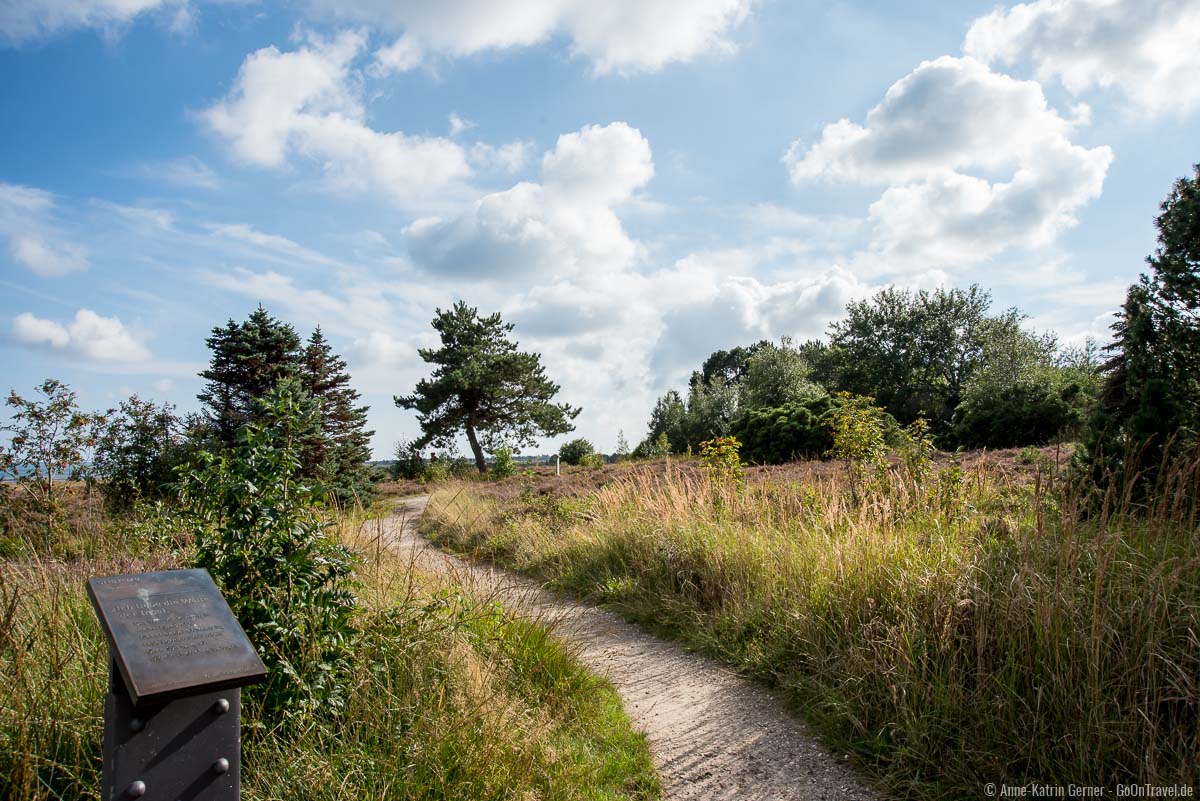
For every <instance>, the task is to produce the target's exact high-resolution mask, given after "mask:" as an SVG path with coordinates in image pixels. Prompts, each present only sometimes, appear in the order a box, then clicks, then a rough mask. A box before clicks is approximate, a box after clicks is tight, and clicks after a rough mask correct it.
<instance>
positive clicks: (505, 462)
mask: <svg viewBox="0 0 1200 801" xmlns="http://www.w3.org/2000/svg"><path fill="white" fill-rule="evenodd" d="M516 474H517V463H516V462H514V461H513V456H512V449H511V448H509V447H508V446H507V445H501V446H500V447H499V448H497V449H496V452H495V453H494V454H493V455H492V466H491V468H490V469H489V470H488V475H489V476H490V477H491V478H493V479H495V480H497V481H499V480H500V479H503V478H512V477H513V476H515V475H516Z"/></svg>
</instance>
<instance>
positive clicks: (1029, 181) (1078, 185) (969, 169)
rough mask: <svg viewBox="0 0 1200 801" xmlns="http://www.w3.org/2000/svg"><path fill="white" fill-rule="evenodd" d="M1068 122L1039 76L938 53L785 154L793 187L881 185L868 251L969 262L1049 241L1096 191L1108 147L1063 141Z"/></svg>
mask: <svg viewBox="0 0 1200 801" xmlns="http://www.w3.org/2000/svg"><path fill="white" fill-rule="evenodd" d="M1073 124H1074V122H1073V121H1071V120H1067V119H1065V118H1063V117H1062V116H1060V115H1059V114H1058V113H1057V112H1056V111H1054V109H1052V108H1050V107H1049V105H1048V104H1047V102H1046V98H1045V95H1044V94H1043V93H1042V88H1041V86H1040V85H1039V84H1037V83H1035V82H1033V81H1021V80H1016V79H1014V78H1012V77H1009V76H1007V75H1003V74H1000V73H996V72H993V71H991V70H990V69H988V67H987V66H985V65H984V64H982V63H981V62H979V61H976V60H975V59H972V58H954V57H951V56H943V57H941V58H938V59H936V60H934V61H927V62H924V63H922V64H921V65H920V66H918V67H917V68H916V69H915V70H913V72H912V73H910V74H909V75H907V76H905V77H904V78H902V79H901V80H899V81H897V82H896V83H895V84H893V85H892V86H891V87H890V88H889V89H888V90H887V93H886V94H885V95H884V98H883V100H882V102H880V103H879V105H877V106H875V107H874V108H872V109H871V110H870V111H869V112H868V113H867V116H866V119H865V120H864V122H863V123H861V124H860V123H856V122H852V121H850V120H846V119H843V120H840V121H838V122H836V123H833V124H831V125H828V126H826V127H825V130H824V132H823V133H822V136H821V138H820V139H819V140H818V141H817V142H816V143H814V144H812V145H810V146H805V145H804V144H803V143H801V142H799V141H797V142H795V143H793V144H792V146H791V149H790V150H789V151H788V152H787V154H786V155H785V157H784V162H785V163H786V165H787V167H788V169H789V171H790V173H791V177H792V180H793V181H794V182H796V183H802V182H806V181H813V180H821V179H824V180H843V181H852V182H855V183H861V184H882V185H885V186H887V187H888V188H887V189H886V190H885V191H884V193H883V194H882V196H881V197H880V198H879V200H877V201H876V202H875V203H874V204H872V206H871V208H870V218H871V222H872V223H873V226H874V233H873V248H874V250H875V251H876V252H881V253H883V254H885V255H891V256H898V257H913V261H914V263H917V264H924V265H927V266H928V265H937V264H948V263H952V262H965V263H969V262H974V261H979V260H981V259H986V258H988V257H990V256H993V255H995V254H997V253H1000V252H1001V251H1004V250H1006V249H1008V248H1012V247H1036V246H1042V245H1046V244H1048V243H1050V242H1051V241H1053V239H1054V238H1055V236H1056V235H1057V234H1058V233H1059V232H1060V231H1062V230H1063V229H1064V228H1067V227H1070V226H1072V225H1074V224H1075V223H1076V218H1075V216H1074V213H1075V211H1076V210H1077V209H1079V208H1080V207H1081V206H1082V205H1084V204H1085V203H1086V202H1087V201H1088V200H1090V199H1092V198H1095V197H1098V196H1099V195H1100V192H1101V189H1102V187H1103V183H1104V177H1105V175H1106V174H1107V171H1108V166H1109V164H1110V163H1111V161H1112V151H1111V149H1110V148H1108V147H1104V146H1101V147H1094V148H1086V147H1083V146H1080V145H1076V144H1074V143H1073V142H1072V141H1071V139H1070V134H1071V131H1072V127H1073Z"/></svg>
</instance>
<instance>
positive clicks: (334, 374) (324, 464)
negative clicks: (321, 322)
mask: <svg viewBox="0 0 1200 801" xmlns="http://www.w3.org/2000/svg"><path fill="white" fill-rule="evenodd" d="M300 380H301V384H302V385H303V387H304V388H305V389H306V390H307V391H308V392H309V393H310V394H311V395H312V396H313V398H315V399H316V401H317V403H318V405H319V408H320V412H321V434H320V436H316V437H309V438H308V440H307V441H306V442H305V443H304V446H303V447H302V450H301V470H302V472H303V473H304V475H310V476H320V477H322V478H323V479H324V480H325V481H326V483H327V485H328V489H329V490H330V491H332V492H334V493H335V494H336V495H337V496H338V497H339V498H340V499H342V500H349V499H350V498H352V497H354V496H355V495H358V496H359V497H360V498H362V497H363V496H364V495H368V494H369V488H370V481H369V478H368V471H367V466H366V463H367V460H368V459H370V458H371V448H370V441H371V435H373V434H374V433H375V432H374V431H368V430H367V429H366V425H367V411H368V408H369V407H367V406H360V405H358V400H359V397H360V395H359V393H358V392H357V391H355V390H354V388H352V387H351V386H350V374H349V373H347V372H346V362H345V360H344V359H342V358H341V357H340V356H338V355H337V354H336V353H334V352H333V350H332V349H331V348H330V346H329V341H328V340H326V339H325V335H324V334H323V333H321V328H320V326H317V329H316V330H315V331H313V334H312V336H311V337H309V340H308V342H307V344H306V345H305V348H304V351H303V353H302V354H301V367H300Z"/></svg>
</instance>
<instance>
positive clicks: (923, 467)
mask: <svg viewBox="0 0 1200 801" xmlns="http://www.w3.org/2000/svg"><path fill="white" fill-rule="evenodd" d="M895 439H896V453H897V454H898V455H899V456H900V464H901V465H903V467H904V472H905V473H906V474H907V475H908V479H909V481H911V482H912V484H913V485H914V486H921V485H923V484H924V483H925V479H926V478H927V477H928V475H929V471H930V469H931V468H932V467H933V452H934V447H933V437H932V436H931V435H930V433H929V424H928V423H926V422H925V418H923V417H918V418H917V419H916V420H914V421H912V422H911V423H909V424H908V425H907V426H905V427H904V428H902V429H900V430H899V432H897V434H896V437H895Z"/></svg>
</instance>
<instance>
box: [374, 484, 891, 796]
mask: <svg viewBox="0 0 1200 801" xmlns="http://www.w3.org/2000/svg"><path fill="white" fill-rule="evenodd" d="M428 500H429V499H428V497H420V498H410V499H407V500H404V501H401V502H400V503H398V504H397V505H396V507H395V508H394V510H393V513H392V516H391V517H390V518H388V519H386V520H384V521H383V524H382V526H381V527H380V530H379V539H380V541H381V545H382V546H383V547H388V548H391V549H394V550H396V551H397V552H398V553H399V554H400V555H401V556H402V557H404V558H406V559H410V560H412V561H413V562H414V563H415V564H417V565H418V566H419V567H420V568H422V569H425V570H430V571H435V572H440V573H451V574H453V575H455V576H456V577H457V578H458V579H460V580H462V581H464V582H467V583H469V584H470V585H472V586H474V587H476V588H481V589H483V590H485V591H486V592H489V593H493V594H495V595H496V596H497V597H498V598H500V599H502V600H503V601H504V603H505V605H506V606H510V607H517V608H519V609H521V610H522V611H526V612H529V613H532V614H535V615H538V616H540V617H542V618H545V619H550V620H552V621H554V625H555V631H556V632H557V633H558V634H559V636H562V637H563V638H565V639H566V640H567V641H568V642H570V643H572V644H573V645H574V646H575V647H576V649H577V652H578V654H579V657H580V659H581V660H582V661H583V662H584V663H585V664H587V665H588V666H589V667H590V668H591V669H592V670H594V671H596V672H597V673H599V674H601V675H603V676H605V677H607V678H608V679H609V681H611V682H612V683H613V685H615V686H616V688H617V691H618V692H619V693H620V695H621V698H622V699H623V700H624V702H625V710H626V712H627V713H628V714H629V716H630V717H631V718H632V719H633V721H634V724H635V725H636V726H637V727H638V728H639V729H641V730H642V731H644V732H646V734H647V735H648V737H649V739H650V744H651V750H652V753H653V755H654V760H655V764H656V766H657V767H658V770H659V774H660V775H661V777H662V782H663V797H664V798H665V799H668V801H710V800H711V801H791V800H792V799H797V800H798V799H805V800H806V801H817V800H818V799H839V801H840V800H841V799H851V800H853V801H860V800H861V801H867V799H876V798H878V795H877V794H876V793H875V792H873V791H871V790H869V789H868V788H867V787H866V786H865V785H864V784H862V782H861V781H859V780H858V779H857V778H856V777H855V776H854V774H853V773H852V771H851V769H850V767H849V765H848V764H847V763H846V762H845V760H844V759H841V758H838V757H836V756H834V755H832V754H830V753H829V751H828V750H826V749H825V748H824V747H822V746H821V745H820V744H819V743H818V742H817V740H816V737H815V736H814V735H813V734H812V732H811V731H809V729H808V728H807V727H806V726H805V725H804V723H803V722H801V721H799V720H797V719H796V718H795V717H793V716H792V715H790V714H788V713H787V712H786V711H785V710H784V706H783V702H782V701H781V700H780V699H779V698H778V697H776V695H775V694H774V693H772V692H771V691H769V690H767V689H765V688H763V687H760V686H758V685H756V684H754V683H753V682H750V681H748V680H747V679H744V678H742V677H740V676H738V675H736V674H734V673H732V672H731V671H730V670H729V669H728V668H725V667H723V666H722V665H720V664H719V663H718V662H715V661H713V660H712V659H709V658H707V657H704V656H701V655H699V654H695V653H690V652H688V651H685V650H684V649H683V648H682V647H681V646H679V645H677V644H675V643H672V642H667V641H665V640H661V639H659V638H657V637H654V636H651V635H649V634H647V633H646V632H644V631H642V630H641V629H639V628H637V627H636V626H634V625H631V624H629V623H626V622H625V621H623V620H621V619H620V618H619V617H617V616H616V615H615V614H613V613H611V612H608V611H606V610H604V609H600V608H598V607H594V606H586V605H583V604H580V603H576V602H574V601H571V600H569V599H566V598H563V597H561V596H557V595H555V594H553V593H550V592H548V591H546V590H545V589H543V588H542V587H541V585H539V584H538V583H537V582H536V581H534V580H532V579H528V578H525V577H523V576H519V575H517V574H515V573H511V572H509V571H505V570H500V569H497V568H494V567H489V566H486V565H479V564H473V563H468V562H465V561H463V560H461V559H458V558H456V557H454V556H450V555H449V554H446V553H444V552H442V551H439V550H437V549H435V548H433V547H431V546H429V545H428V544H427V543H426V542H425V541H424V540H423V539H422V538H421V537H420V535H419V534H418V533H417V527H416V523H417V519H418V518H419V517H420V515H421V513H422V512H423V511H424V509H425V504H426V502H427V501H428Z"/></svg>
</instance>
